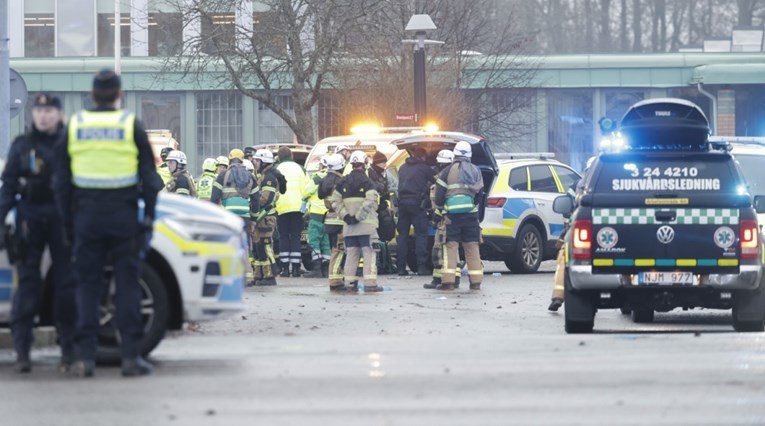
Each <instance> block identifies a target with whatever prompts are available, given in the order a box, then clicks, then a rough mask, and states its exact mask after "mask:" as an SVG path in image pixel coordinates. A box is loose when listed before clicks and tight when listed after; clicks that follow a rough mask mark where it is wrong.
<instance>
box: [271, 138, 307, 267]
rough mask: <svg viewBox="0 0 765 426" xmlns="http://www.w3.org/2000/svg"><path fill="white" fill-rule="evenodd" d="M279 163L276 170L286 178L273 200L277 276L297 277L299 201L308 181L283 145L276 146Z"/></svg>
mask: <svg viewBox="0 0 765 426" xmlns="http://www.w3.org/2000/svg"><path fill="white" fill-rule="evenodd" d="M278 156H279V165H278V166H276V169H278V170H279V173H281V174H282V175H284V177H285V178H286V179H287V188H286V189H285V190H284V196H282V197H279V198H278V200H277V201H276V212H277V213H278V214H279V217H278V219H277V225H278V227H279V262H280V263H281V268H282V271H281V274H280V275H281V276H282V277H289V276H290V266H292V276H293V277H299V276H300V274H301V272H300V263H301V262H302V256H301V254H300V234H302V232H303V213H305V208H306V205H305V203H304V202H303V196H302V191H303V188H305V186H306V184H307V183H308V177H307V176H306V174H305V170H303V168H302V167H301V166H300V165H299V164H298V163H296V162H295V161H293V160H292V151H291V150H290V149H289V148H287V147H286V146H283V147H281V148H279V151H278Z"/></svg>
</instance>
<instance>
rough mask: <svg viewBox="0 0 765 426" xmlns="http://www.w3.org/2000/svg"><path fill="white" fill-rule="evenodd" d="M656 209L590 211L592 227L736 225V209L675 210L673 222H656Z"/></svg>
mask: <svg viewBox="0 0 765 426" xmlns="http://www.w3.org/2000/svg"><path fill="white" fill-rule="evenodd" d="M665 210H667V209H656V208H634V209H629V208H624V209H592V224H593V225H654V224H665V223H672V224H678V225H738V209H675V214H676V216H675V220H673V221H671V222H666V221H658V220H656V212H657V211H665Z"/></svg>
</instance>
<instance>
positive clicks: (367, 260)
mask: <svg viewBox="0 0 765 426" xmlns="http://www.w3.org/2000/svg"><path fill="white" fill-rule="evenodd" d="M350 163H351V166H352V167H353V169H352V171H351V173H350V174H349V175H348V176H345V177H343V179H342V180H341V181H340V183H338V184H337V188H336V189H335V192H334V193H333V194H332V199H331V200H332V201H331V202H332V207H333V208H334V209H335V211H336V212H337V215H338V217H340V218H342V219H343V222H345V225H344V226H343V239H344V244H345V268H344V275H345V280H346V281H347V282H348V286H347V287H346V288H345V290H346V291H351V292H353V291H358V283H359V277H358V276H357V269H358V267H359V260H360V258H361V257H362V256H363V258H364V277H363V278H364V292H378V291H382V290H383V288H382V286H379V285H377V256H376V252H375V250H374V249H373V243H374V242H375V241H374V237H375V236H376V234H377V206H378V204H377V200H378V199H379V193H378V192H377V185H376V184H375V183H374V182H372V181H371V180H370V179H369V177H368V176H367V175H366V163H367V155H366V154H365V153H364V152H363V151H354V152H353V153H351V157H350ZM338 290H339V289H338Z"/></svg>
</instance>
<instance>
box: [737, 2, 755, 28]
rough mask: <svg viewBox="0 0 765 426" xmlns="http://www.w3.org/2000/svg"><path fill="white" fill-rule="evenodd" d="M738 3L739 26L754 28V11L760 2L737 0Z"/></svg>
mask: <svg viewBox="0 0 765 426" xmlns="http://www.w3.org/2000/svg"><path fill="white" fill-rule="evenodd" d="M736 3H737V5H738V25H741V26H747V27H750V26H752V18H753V17H754V10H755V8H756V7H757V4H758V3H759V0H737V1H736Z"/></svg>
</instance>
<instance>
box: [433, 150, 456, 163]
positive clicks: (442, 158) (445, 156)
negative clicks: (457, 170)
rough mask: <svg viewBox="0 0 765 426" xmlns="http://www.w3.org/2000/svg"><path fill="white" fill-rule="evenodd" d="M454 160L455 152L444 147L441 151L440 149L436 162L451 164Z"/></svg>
mask: <svg viewBox="0 0 765 426" xmlns="http://www.w3.org/2000/svg"><path fill="white" fill-rule="evenodd" d="M452 161H454V153H453V152H451V151H449V150H448V149H442V150H441V151H438V155H437V156H436V163H438V164H449V163H451V162H452Z"/></svg>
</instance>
